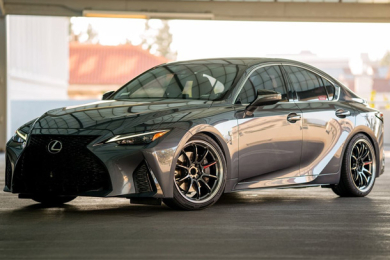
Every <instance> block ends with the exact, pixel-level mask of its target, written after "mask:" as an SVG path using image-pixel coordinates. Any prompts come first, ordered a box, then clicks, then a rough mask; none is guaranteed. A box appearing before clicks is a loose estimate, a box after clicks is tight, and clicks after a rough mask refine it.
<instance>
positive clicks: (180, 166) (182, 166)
mask: <svg viewBox="0 0 390 260" xmlns="http://www.w3.org/2000/svg"><path fill="white" fill-rule="evenodd" d="M176 166H177V167H179V168H183V169H185V170H187V171H189V170H190V169H188V167H186V166H184V165H180V164H176Z"/></svg>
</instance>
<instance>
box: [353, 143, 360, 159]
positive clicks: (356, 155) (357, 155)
mask: <svg viewBox="0 0 390 260" xmlns="http://www.w3.org/2000/svg"><path fill="white" fill-rule="evenodd" d="M355 149H356V150H357V153H356V154H355V158H357V157H359V154H360V148H359V146H357V145H356V146H355V148H354V149H353V150H355Z"/></svg>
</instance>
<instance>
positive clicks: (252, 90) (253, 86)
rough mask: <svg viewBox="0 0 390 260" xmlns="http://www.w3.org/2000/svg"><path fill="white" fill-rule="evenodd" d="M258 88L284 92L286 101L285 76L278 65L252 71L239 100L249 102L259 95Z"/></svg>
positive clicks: (243, 102) (283, 96) (244, 102)
mask: <svg viewBox="0 0 390 260" xmlns="http://www.w3.org/2000/svg"><path fill="white" fill-rule="evenodd" d="M258 89H266V90H274V91H277V92H279V93H281V94H282V98H283V99H284V101H286V100H287V94H286V90H285V87H284V83H283V76H282V72H281V71H280V68H279V67H278V66H269V67H263V68H259V69H257V70H255V71H254V72H252V74H251V75H250V77H249V78H248V80H247V81H246V82H245V84H244V87H243V88H242V89H241V92H240V94H239V95H238V99H237V102H238V101H240V102H241V104H248V103H251V102H252V101H254V100H255V99H256V97H257V90H258Z"/></svg>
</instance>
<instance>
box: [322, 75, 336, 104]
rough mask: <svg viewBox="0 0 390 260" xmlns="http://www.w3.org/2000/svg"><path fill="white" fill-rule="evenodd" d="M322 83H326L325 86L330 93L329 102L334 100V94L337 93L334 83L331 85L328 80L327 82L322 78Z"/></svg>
mask: <svg viewBox="0 0 390 260" xmlns="http://www.w3.org/2000/svg"><path fill="white" fill-rule="evenodd" d="M322 81H323V82H324V86H325V89H326V92H328V98H329V100H333V98H334V93H335V91H336V89H335V87H334V86H333V84H332V83H330V82H329V81H328V80H326V79H324V78H322Z"/></svg>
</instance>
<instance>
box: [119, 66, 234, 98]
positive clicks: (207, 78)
mask: <svg viewBox="0 0 390 260" xmlns="http://www.w3.org/2000/svg"><path fill="white" fill-rule="evenodd" d="M238 70H239V68H238V66H235V65H230V64H229V65H223V64H196V65H193V64H183V65H181V64H173V65H166V66H160V67H156V68H155V69H152V70H150V71H148V72H146V73H144V74H141V75H140V76H138V77H136V78H134V79H133V80H132V81H130V82H129V83H128V84H126V85H125V86H124V87H123V88H121V89H120V90H118V91H117V92H116V93H115V95H114V99H119V100H120V99H139V98H142V99H143V98H153V99H155V98H172V99H200V100H215V99H218V98H220V97H222V96H223V94H225V93H226V91H227V90H229V88H230V87H231V85H232V83H233V81H234V79H235V78H236V76H237V73H238Z"/></svg>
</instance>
